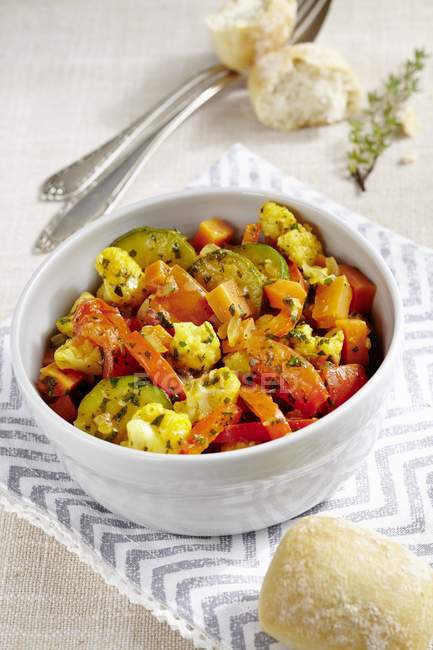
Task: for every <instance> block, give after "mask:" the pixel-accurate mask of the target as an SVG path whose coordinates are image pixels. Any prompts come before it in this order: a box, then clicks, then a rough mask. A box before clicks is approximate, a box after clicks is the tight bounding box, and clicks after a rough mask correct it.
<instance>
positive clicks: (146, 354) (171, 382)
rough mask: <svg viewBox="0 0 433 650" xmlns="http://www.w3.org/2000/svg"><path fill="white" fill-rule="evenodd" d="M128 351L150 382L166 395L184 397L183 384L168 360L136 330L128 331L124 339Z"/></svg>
mask: <svg viewBox="0 0 433 650" xmlns="http://www.w3.org/2000/svg"><path fill="white" fill-rule="evenodd" d="M124 341H125V345H126V347H127V349H128V351H129V353H130V354H131V355H132V356H133V357H134V359H136V360H137V361H138V363H139V364H140V365H141V366H142V367H143V368H144V369H145V371H146V373H147V374H148V375H149V377H150V379H151V380H152V382H153V383H154V384H155V385H156V386H159V387H160V388H162V389H163V390H164V391H165V392H166V393H168V395H170V396H173V395H176V396H177V397H179V398H181V399H185V391H184V386H183V383H182V381H181V379H179V377H178V376H177V374H176V373H175V371H174V370H173V368H172V367H171V366H170V364H169V363H168V361H167V360H166V359H164V357H163V356H162V355H161V354H160V353H159V352H157V351H156V350H155V348H154V347H153V346H152V344H151V343H150V342H149V341H147V340H146V339H145V338H144V337H143V336H141V334H139V333H138V332H130V333H129V334H128V335H127V336H126V337H125V339H124Z"/></svg>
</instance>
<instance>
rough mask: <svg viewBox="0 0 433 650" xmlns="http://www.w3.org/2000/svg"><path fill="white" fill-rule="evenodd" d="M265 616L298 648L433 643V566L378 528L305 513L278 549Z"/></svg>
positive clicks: (409, 647)
mask: <svg viewBox="0 0 433 650" xmlns="http://www.w3.org/2000/svg"><path fill="white" fill-rule="evenodd" d="M259 619H260V623H261V625H262V627H263V629H264V630H265V631H266V632H267V633H268V634H270V635H271V636H273V637H275V638H276V639H278V640H279V641H281V642H282V643H285V644H287V645H289V646H290V647H293V648H296V650H319V649H320V650H349V649H350V650H428V648H429V644H430V643H431V642H432V641H433V571H432V570H431V568H430V567H429V565H428V564H427V563H426V562H424V561H423V560H421V559H419V558H417V557H416V556H415V555H413V554H412V553H410V552H409V551H408V550H407V549H406V548H404V547H403V546H401V545H400V544H398V543H396V542H394V541H391V540H388V539H386V538H384V537H382V536H380V535H378V534H376V533H374V532H372V531H369V530H366V529H363V528H361V527H357V526H355V525H354V524H351V523H348V522H346V521H344V520H338V519H333V518H330V517H305V518H304V519H301V520H300V521H299V522H297V523H296V524H295V525H294V526H293V528H291V529H290V530H289V531H288V532H287V533H286V535H285V536H284V538H283V539H282V541H281V543H280V545H279V547H278V549H277V551H276V553H275V556H274V558H273V560H272V562H271V565H270V567H269V569H268V572H267V574H266V576H265V579H264V582H263V586H262V590H261V593H260V601H259Z"/></svg>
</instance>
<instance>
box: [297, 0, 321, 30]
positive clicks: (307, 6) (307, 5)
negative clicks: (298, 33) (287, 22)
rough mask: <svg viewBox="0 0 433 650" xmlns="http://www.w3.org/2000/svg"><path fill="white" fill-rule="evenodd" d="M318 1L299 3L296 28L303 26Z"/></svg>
mask: <svg viewBox="0 0 433 650" xmlns="http://www.w3.org/2000/svg"><path fill="white" fill-rule="evenodd" d="M316 2H317V0H302V1H301V0H300V2H298V12H297V14H296V27H298V25H300V24H302V22H303V21H304V20H305V17H306V16H308V14H309V13H310V11H311V9H312V7H314V5H315V4H316Z"/></svg>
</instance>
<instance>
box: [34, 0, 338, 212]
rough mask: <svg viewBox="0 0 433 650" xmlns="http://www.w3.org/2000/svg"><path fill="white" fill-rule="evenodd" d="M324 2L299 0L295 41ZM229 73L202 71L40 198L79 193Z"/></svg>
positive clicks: (305, 35)
mask: <svg viewBox="0 0 433 650" xmlns="http://www.w3.org/2000/svg"><path fill="white" fill-rule="evenodd" d="M327 5H329V2H326V1H325V0H319V1H318V0H299V3H298V14H297V21H296V28H295V31H294V33H293V36H292V40H293V41H294V42H295V43H297V42H301V41H305V40H313V39H314V37H315V35H316V33H317V32H316V33H314V34H312V35H311V34H310V33H309V32H310V30H311V29H312V28H313V29H314V27H315V26H316V25H317V24H319V20H320V12H322V11H325V15H326V12H327V10H328V6H327ZM322 22H323V20H322V21H320V25H321V23H322ZM228 72H229V71H228V70H227V68H226V67H225V66H223V65H221V64H216V65H213V66H211V67H209V68H206V69H205V70H201V71H200V72H199V73H198V74H196V75H194V76H193V77H191V78H190V79H188V80H187V81H186V82H185V83H184V84H182V85H181V86H180V87H179V88H177V89H176V90H175V91H174V92H173V93H172V94H170V95H169V96H168V97H165V98H164V99H163V100H162V101H160V102H159V103H158V104H157V105H156V106H154V107H153V108H151V109H150V110H149V111H147V112H146V113H144V114H143V115H141V116H140V117H139V118H138V119H137V120H135V121H134V122H133V123H132V124H130V125H129V126H128V127H127V128H126V129H124V130H123V131H121V132H120V133H119V134H118V135H116V136H115V137H114V138H112V139H110V140H108V141H107V142H105V143H104V144H103V145H102V146H100V147H98V148H97V149H95V150H94V151H91V152H90V153H88V154H87V155H85V156H83V157H82V158H80V159H79V160H77V161H75V162H74V163H72V164H70V165H68V166H67V167H64V168H63V169H61V170H59V171H58V172H56V173H55V174H53V175H52V176H50V177H49V178H47V180H46V181H45V182H44V183H43V184H42V187H41V191H40V198H41V200H44V201H64V200H66V199H70V198H72V197H74V196H76V195H77V194H80V193H81V192H82V191H84V190H85V189H87V188H88V187H89V186H90V185H92V184H93V183H94V181H96V180H97V179H98V178H99V177H101V176H102V175H103V174H104V173H105V172H106V171H107V170H108V169H110V168H113V166H114V165H115V164H117V163H119V162H120V161H121V160H123V159H125V158H126V157H127V155H128V154H129V153H131V151H132V150H133V149H135V148H136V147H138V146H139V145H140V144H142V143H143V142H144V141H145V140H146V139H147V138H149V137H150V136H151V135H153V134H155V133H156V132H157V131H158V130H159V129H160V128H161V127H162V126H164V124H166V123H167V122H168V121H169V120H170V119H171V118H172V117H174V115H176V113H178V112H179V111H181V110H182V109H183V108H184V107H185V106H187V105H188V102H189V101H191V95H192V94H194V93H195V94H197V91H198V89H199V88H200V87H201V86H202V85H203V84H206V83H207V84H208V85H210V84H211V82H212V81H213V80H214V79H215V77H217V76H224V75H227V74H228Z"/></svg>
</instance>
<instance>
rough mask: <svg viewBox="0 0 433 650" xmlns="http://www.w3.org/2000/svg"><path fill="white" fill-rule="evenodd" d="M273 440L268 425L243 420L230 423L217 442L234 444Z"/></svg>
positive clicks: (217, 438)
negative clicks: (238, 422) (237, 422)
mask: <svg viewBox="0 0 433 650" xmlns="http://www.w3.org/2000/svg"><path fill="white" fill-rule="evenodd" d="M269 440H272V438H271V436H270V435H269V432H268V430H267V429H266V427H264V426H263V424H262V423H261V422H242V423H240V424H230V425H229V426H228V427H226V428H225V429H224V431H222V432H221V433H220V434H219V435H218V436H217V437H216V438H215V444H219V445H232V444H236V443H237V442H255V443H257V444H260V443H261V442H268V441H269Z"/></svg>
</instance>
